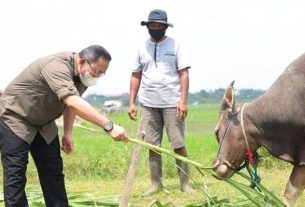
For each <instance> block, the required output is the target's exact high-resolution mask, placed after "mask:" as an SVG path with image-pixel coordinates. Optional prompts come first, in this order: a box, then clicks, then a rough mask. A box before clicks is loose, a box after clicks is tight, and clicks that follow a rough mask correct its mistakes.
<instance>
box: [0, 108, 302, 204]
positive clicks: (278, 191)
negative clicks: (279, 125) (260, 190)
mask: <svg viewBox="0 0 305 207" xmlns="http://www.w3.org/2000/svg"><path fill="white" fill-rule="evenodd" d="M108 117H109V118H110V119H111V120H113V121H114V122H115V123H119V124H120V125H122V126H123V127H125V128H126V129H127V131H128V133H129V135H130V137H133V138H135V137H134V136H135V134H136V130H137V124H138V122H134V121H131V120H129V118H128V116H127V112H126V109H125V111H124V112H123V113H122V114H112V115H109V116H108ZM217 119H218V106H214V105H211V106H207V105H206V106H200V107H192V108H190V109H189V115H188V117H187V121H186V137H187V140H186V146H187V149H188V154H189V158H190V159H191V160H194V161H196V162H199V163H201V164H203V165H204V166H206V167H209V166H211V165H212V162H213V160H214V158H215V156H216V153H217V149H218V146H217V142H216V140H215V138H214V134H213V130H214V127H215V124H216V121H217ZM84 125H85V126H86V127H89V128H94V129H96V130H100V131H101V133H97V132H91V131H88V130H84V129H81V128H74V142H75V151H74V152H73V153H72V154H71V155H64V154H63V159H64V167H65V169H64V171H65V175H66V185H67V191H68V192H69V193H70V192H82V193H90V194H92V195H96V196H106V195H119V194H120V193H121V190H122V187H123V184H124V179H125V176H126V173H127V169H128V166H129V161H130V155H131V151H132V147H133V144H131V143H127V144H124V143H122V142H114V141H113V140H112V139H111V138H110V137H109V136H107V135H106V134H105V133H104V132H103V130H101V129H99V128H97V127H95V126H93V125H91V124H88V123H84ZM60 133H62V131H61V132H60ZM162 147H163V148H169V147H168V141H167V138H166V136H165V137H164V141H163V146H162ZM261 152H262V154H263V159H262V162H261V164H260V167H259V174H260V176H261V177H262V184H263V185H264V186H265V187H267V188H268V189H269V190H270V191H272V192H273V193H274V194H275V195H276V196H278V197H279V198H282V194H283V192H284V188H285V185H286V182H287V180H288V177H289V174H290V170H291V166H289V165H288V164H286V163H284V162H282V161H278V160H275V159H274V158H272V157H270V156H269V155H268V153H266V152H265V151H261ZM163 157H164V158H163V182H164V185H165V187H166V189H167V190H168V191H161V192H159V193H158V194H156V195H155V196H151V197H141V194H142V193H143V192H144V191H145V190H147V189H148V188H149V186H150V179H149V168H148V150H147V149H145V148H142V151H141V156H140V160H139V164H138V168H137V173H136V178H135V182H134V186H133V191H132V195H131V198H130V202H131V206H134V207H142V206H143V207H145V206H148V205H149V204H150V203H152V202H153V201H154V200H159V201H160V202H161V203H163V204H165V203H168V202H171V203H173V204H174V205H175V206H176V207H180V206H185V205H187V204H191V203H195V202H200V201H203V200H204V199H206V197H205V195H204V194H203V192H201V191H200V190H197V192H196V193H195V194H192V195H188V194H185V193H182V192H180V191H179V182H178V177H177V170H176V168H175V166H174V165H173V164H172V162H173V161H174V160H173V159H172V158H168V157H167V156H163ZM1 170H2V169H1ZM0 173H1V176H2V171H0ZM27 175H28V184H27V188H28V189H32V188H34V189H37V188H39V182H38V178H37V172H36V168H35V167H34V165H33V162H32V161H30V163H29V167H28V171H27ZM191 176H192V178H194V179H195V180H196V181H197V182H198V183H199V184H200V185H203V183H206V184H207V187H208V189H209V194H210V195H211V196H218V197H219V198H230V199H232V201H237V200H240V199H242V198H243V197H242V195H241V194H240V193H239V192H238V191H237V190H235V189H233V188H232V187H230V186H228V185H227V184H226V183H225V182H223V181H219V180H217V179H215V178H213V177H211V176H205V177H202V176H201V175H200V174H199V172H198V171H196V169H195V168H191ZM192 184H194V183H193V182H192ZM194 186H195V185H194ZM195 188H197V189H198V187H196V186H195ZM297 206H298V207H302V206H305V199H304V195H302V196H301V198H300V199H299V201H298V203H297Z"/></svg>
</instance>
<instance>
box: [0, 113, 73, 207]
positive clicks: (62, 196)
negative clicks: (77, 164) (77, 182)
mask: <svg viewBox="0 0 305 207" xmlns="http://www.w3.org/2000/svg"><path fill="white" fill-rule="evenodd" d="M1 142H2V150H1V161H2V166H3V176H4V179H3V189H4V201H5V206H6V207H27V206H28V201H27V198H26V194H25V185H26V169H27V164H28V154H29V152H30V153H31V155H32V157H33V160H34V162H35V165H36V168H37V171H38V175H39V181H40V185H41V188H42V191H43V196H44V199H45V203H46V206H47V207H67V206H68V199H67V194H66V189H65V183H64V174H63V162H62V158H61V156H60V144H59V138H58V136H56V138H55V139H54V140H53V141H52V142H51V143H50V144H49V145H48V144H47V143H46V142H45V140H44V139H43V138H42V136H41V135H40V134H39V133H38V134H37V135H36V136H35V138H34V141H33V142H32V143H31V144H30V145H29V144H28V143H27V142H25V141H24V140H23V139H21V138H20V137H18V136H16V135H15V134H14V133H13V132H12V131H11V130H10V129H9V128H8V126H7V125H6V124H5V123H4V122H3V120H2V118H1V117H0V143H1Z"/></svg>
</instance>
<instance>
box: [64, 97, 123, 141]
mask: <svg viewBox="0 0 305 207" xmlns="http://www.w3.org/2000/svg"><path fill="white" fill-rule="evenodd" d="M63 102H64V103H65V104H66V105H67V106H68V107H69V108H70V109H71V110H72V111H73V112H74V113H75V114H76V115H78V116H79V117H81V118H83V119H85V120H86V121H89V122H91V123H93V124H95V125H97V126H100V127H102V128H104V126H105V124H106V123H107V122H109V119H108V118H107V117H105V116H103V115H102V114H100V113H99V112H98V111H97V110H95V109H94V108H93V107H92V106H91V105H90V104H89V103H88V102H87V101H86V100H84V99H83V98H81V97H79V96H76V95H73V96H67V97H66V98H64V100H63ZM109 135H110V136H111V137H112V138H113V139H114V140H116V141H121V140H124V141H127V140H128V135H127V133H126V131H125V129H124V128H122V127H120V126H118V125H116V124H114V125H113V129H112V130H111V131H110V132H109Z"/></svg>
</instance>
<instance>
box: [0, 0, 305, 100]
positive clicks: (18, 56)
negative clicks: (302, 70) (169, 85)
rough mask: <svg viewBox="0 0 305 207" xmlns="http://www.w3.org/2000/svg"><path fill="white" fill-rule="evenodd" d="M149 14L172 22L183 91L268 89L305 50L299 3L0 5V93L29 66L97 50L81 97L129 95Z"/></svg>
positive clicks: (12, 1)
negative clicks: (97, 68)
mask: <svg viewBox="0 0 305 207" xmlns="http://www.w3.org/2000/svg"><path fill="white" fill-rule="evenodd" d="M153 9H163V10H165V11H166V12H167V15H168V21H169V22H170V23H173V24H174V27H173V28H169V29H168V30H167V33H166V34H167V35H168V36H171V37H174V38H176V39H178V40H179V42H181V43H182V44H183V46H184V48H185V49H186V51H187V52H189V53H190V56H191V63H192V64H191V65H192V68H191V69H190V70H189V74H190V92H198V91H200V90H208V91H209V90H214V89H217V88H226V87H227V86H228V85H229V83H230V82H231V81H232V80H235V88H237V89H240V88H247V89H249V88H253V89H262V90H266V89H268V88H269V87H270V86H271V85H272V83H273V82H274V81H275V80H276V79H277V77H278V76H279V75H280V74H281V73H282V72H283V71H284V69H285V68H286V67H287V66H288V64H289V63H290V62H292V61H293V60H294V59H295V58H297V57H298V56H300V55H301V54H302V53H303V52H305V12H304V10H305V1H303V0H187V1H186V0H128V1H124V0H23V1H20V0H9V1H8V0H0V25H1V32H0V60H1V75H0V89H4V88H5V87H6V86H7V85H8V84H9V83H10V81H11V80H13V79H14V78H15V77H16V76H17V75H18V74H19V73H20V72H21V71H22V70H23V69H24V68H25V67H26V66H28V65H29V64H30V63H31V62H32V61H33V60H35V59H37V58H39V57H42V56H46V55H50V54H53V53H57V52H62V51H75V52H79V51H80V50H82V49H83V48H85V47H87V46H89V45H93V44H99V45H102V46H104V47H105V48H106V49H107V50H108V51H109V52H110V53H111V56H112V61H111V63H110V66H109V68H108V71H107V75H106V76H104V77H102V78H101V80H100V81H99V83H98V84H97V85H96V86H93V87H90V88H89V89H88V90H87V92H86V94H92V93H94V94H103V95H115V94H120V93H124V92H129V81H130V75H131V69H132V67H133V64H134V61H135V58H136V53H137V48H138V47H139V45H141V44H144V43H145V40H146V39H147V38H149V36H148V32H147V29H146V27H142V26H140V22H141V21H142V20H145V21H146V20H147V18H148V14H149V12H150V11H151V10H153Z"/></svg>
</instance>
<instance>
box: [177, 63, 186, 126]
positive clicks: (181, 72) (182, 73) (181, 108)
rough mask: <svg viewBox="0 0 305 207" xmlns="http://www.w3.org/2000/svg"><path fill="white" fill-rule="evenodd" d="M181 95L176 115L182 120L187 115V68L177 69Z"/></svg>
mask: <svg viewBox="0 0 305 207" xmlns="http://www.w3.org/2000/svg"><path fill="white" fill-rule="evenodd" d="M179 76H180V84H181V86H180V87H181V97H180V102H179V104H178V107H177V116H178V118H179V120H181V121H183V120H184V119H185V117H186V116H187V99H188V92H189V73H188V68H184V69H181V70H179Z"/></svg>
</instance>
